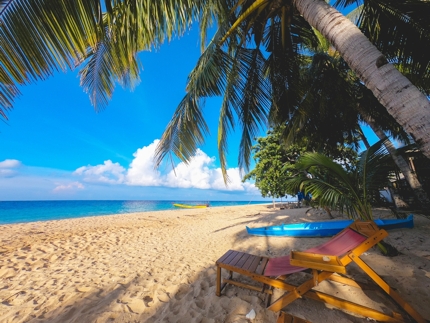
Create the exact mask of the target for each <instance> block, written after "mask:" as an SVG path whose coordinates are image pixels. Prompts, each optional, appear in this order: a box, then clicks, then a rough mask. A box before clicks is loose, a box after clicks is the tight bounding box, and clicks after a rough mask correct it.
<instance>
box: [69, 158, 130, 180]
mask: <svg viewBox="0 0 430 323" xmlns="http://www.w3.org/2000/svg"><path fill="white" fill-rule="evenodd" d="M124 172H125V168H124V167H122V166H121V165H120V164H119V163H112V161H110V160H106V161H105V162H104V164H103V165H97V166H91V165H88V166H82V167H79V168H78V169H77V170H75V171H74V172H73V174H74V175H79V176H83V180H84V181H86V182H93V183H108V184H121V183H123V182H124V177H125V175H124Z"/></svg>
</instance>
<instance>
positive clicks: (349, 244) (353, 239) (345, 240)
mask: <svg viewBox="0 0 430 323" xmlns="http://www.w3.org/2000/svg"><path fill="white" fill-rule="evenodd" d="M366 239H367V238H366V237H365V236H363V235H361V234H359V233H357V232H355V231H354V230H351V229H346V230H343V231H342V232H341V233H339V234H338V235H337V236H334V237H333V238H331V239H330V240H328V241H327V242H325V243H323V244H322V245H319V246H317V247H314V248H311V249H308V250H305V251H306V252H310V253H316V254H319V255H330V256H342V255H344V254H346V253H347V252H348V251H350V250H352V249H354V248H355V247H357V246H358V245H359V244H360V243H362V242H363V241H365V240H366ZM306 269H307V268H303V267H297V266H292V265H290V256H283V257H277V258H271V259H269V262H268V263H267V266H266V270H265V271H264V275H265V276H275V277H276V276H281V275H288V274H292V273H296V272H299V271H303V270H306Z"/></svg>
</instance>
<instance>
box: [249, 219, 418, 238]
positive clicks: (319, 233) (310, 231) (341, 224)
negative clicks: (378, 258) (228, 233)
mask: <svg viewBox="0 0 430 323" xmlns="http://www.w3.org/2000/svg"><path fill="white" fill-rule="evenodd" d="M352 222H354V221H353V220H334V221H320V222H306V223H290V224H282V225H274V226H269V227H261V228H249V227H246V231H248V234H252V235H256V236H274V237H330V236H333V235H335V234H337V233H339V232H340V231H342V230H343V229H345V228H346V227H347V226H349V225H350V224H351V223H352ZM374 222H375V223H376V225H377V226H378V227H380V228H381V229H385V230H392V229H401V228H413V227H414V216H413V214H410V215H409V216H408V217H407V218H406V219H376V220H374Z"/></svg>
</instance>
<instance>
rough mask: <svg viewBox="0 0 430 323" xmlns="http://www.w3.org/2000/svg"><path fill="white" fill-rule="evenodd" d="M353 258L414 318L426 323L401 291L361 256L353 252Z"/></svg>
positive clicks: (419, 322)
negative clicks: (387, 281)
mask: <svg viewBox="0 0 430 323" xmlns="http://www.w3.org/2000/svg"><path fill="white" fill-rule="evenodd" d="M350 257H351V258H352V260H353V261H354V262H355V263H356V264H357V265H358V266H359V267H360V268H361V269H362V270H363V271H364V272H365V273H366V274H367V275H368V276H369V277H370V278H372V279H373V281H374V282H375V283H376V284H378V285H379V287H381V288H382V289H383V290H384V291H385V292H386V293H387V294H388V295H389V296H391V298H392V299H394V300H395V301H396V303H397V304H399V306H400V307H401V308H403V309H404V310H405V311H406V312H407V313H408V314H409V315H410V316H412V317H413V318H414V320H416V321H417V322H418V323H426V320H425V319H424V318H423V317H422V316H421V315H420V314H419V313H418V312H417V311H416V310H415V309H414V308H413V307H412V306H411V305H409V304H408V303H407V302H406V301H405V300H404V299H403V298H402V297H401V296H400V294H399V293H397V292H396V291H395V290H394V289H393V288H391V287H390V286H389V285H388V284H387V283H386V282H385V281H384V280H383V279H382V278H381V277H379V275H378V274H377V273H376V272H375V271H374V270H373V269H372V268H370V267H369V266H368V265H367V264H366V263H365V262H364V261H363V260H361V258H360V257H358V256H356V255H354V254H352V255H350Z"/></svg>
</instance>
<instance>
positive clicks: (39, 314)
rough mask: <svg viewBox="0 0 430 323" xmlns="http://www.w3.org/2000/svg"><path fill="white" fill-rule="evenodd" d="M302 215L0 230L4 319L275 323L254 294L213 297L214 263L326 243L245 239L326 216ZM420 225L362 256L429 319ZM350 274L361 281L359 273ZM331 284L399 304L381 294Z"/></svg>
mask: <svg viewBox="0 0 430 323" xmlns="http://www.w3.org/2000/svg"><path fill="white" fill-rule="evenodd" d="M305 211H306V209H305V208H301V209H285V210H279V209H276V210H274V209H272V208H269V207H268V206H240V207H220V208H209V209H201V210H183V211H166V212H151V213H135V214H131V215H116V216H108V217H91V218H83V219H72V220H61V221H50V222H35V223H29V224H17V225H4V226H0V241H1V243H0V322H61V323H63V322H184V323H188V322H207V323H209V322H230V323H233V322H237V323H238V322H248V320H247V319H246V318H245V315H246V314H247V313H248V312H249V311H250V310H251V309H254V310H255V311H256V313H257V317H256V318H255V320H254V322H274V321H275V319H276V315H275V314H274V313H272V312H270V311H267V310H265V309H264V303H263V296H262V295H261V294H259V293H257V292H252V291H248V290H244V289H241V288H236V287H231V286H229V287H227V289H226V291H225V293H224V295H223V296H222V297H220V298H219V297H216V296H215V278H216V270H215V266H214V263H215V261H216V260H217V259H218V258H219V257H220V256H221V255H222V254H224V252H225V251H227V250H228V249H236V250H242V251H246V252H251V253H254V254H260V255H267V256H278V255H285V254H288V253H289V250H290V249H291V248H294V249H297V250H304V249H307V248H309V247H312V246H315V245H317V244H320V243H321V242H323V241H325V240H326V239H323V238H310V239H304V238H301V239H293V238H264V237H254V236H248V235H247V234H246V231H245V225H249V226H262V225H269V224H280V223H287V222H303V221H311V220H322V219H328V217H327V216H326V215H325V213H324V212H323V211H317V210H312V211H310V212H309V213H305ZM376 215H377V216H379V215H382V216H383V217H387V216H388V217H391V216H390V215H389V213H388V212H386V211H384V210H379V211H377V212H376ZM415 225H416V228H415V229H412V230H410V229H404V230H396V231H391V233H390V236H389V238H388V239H387V240H386V241H387V242H389V243H391V244H393V245H394V246H396V247H397V248H398V249H399V250H400V251H401V252H402V253H403V255H401V256H397V257H394V258H387V257H383V256H381V255H380V253H379V252H378V250H376V249H372V250H371V251H370V252H368V253H367V254H366V255H365V256H363V259H364V260H365V261H366V262H368V263H369V264H370V265H371V266H372V267H373V268H374V269H375V270H376V271H377V272H378V273H380V274H381V275H382V276H383V277H384V279H386V280H387V282H388V283H389V284H390V285H391V286H393V287H395V288H397V289H398V290H399V292H400V293H401V295H402V296H404V298H405V299H406V300H407V301H408V302H410V303H411V304H413V306H414V308H415V309H416V310H418V311H419V312H420V313H421V314H422V315H423V316H424V317H425V318H426V319H430V306H429V304H430V239H429V237H430V220H428V219H426V218H424V217H422V216H416V217H415ZM350 274H352V275H353V276H356V277H357V278H358V279H363V278H364V276H363V275H362V274H361V272H360V271H359V270H358V269H357V268H354V267H352V268H351V270H350ZM300 275H302V274H300ZM303 275H304V274H303ZM328 288H337V289H336V290H335V293H336V292H337V293H340V294H344V295H348V296H349V297H352V299H353V300H355V301H359V302H362V303H363V304H371V303H373V304H374V305H376V306H377V307H380V308H382V309H387V308H395V307H393V305H390V303H386V302H385V304H383V303H382V301H383V300H384V299H385V298H384V297H382V294H381V293H379V292H375V291H365V292H358V291H356V290H354V289H353V288H346V287H342V286H336V287H333V286H328ZM387 304H388V305H387ZM287 308H288V310H289V311H290V312H292V313H294V314H296V315H297V316H300V317H303V318H306V319H308V320H310V321H312V322H315V323H318V322H321V323H323V322H324V323H325V322H367V320H366V319H365V318H359V317H354V316H351V315H347V314H345V313H343V312H341V311H337V310H331V309H328V308H326V307H324V306H323V305H320V304H315V303H314V302H312V301H309V300H298V301H297V302H295V303H294V304H293V305H290V306H288V307H287Z"/></svg>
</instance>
